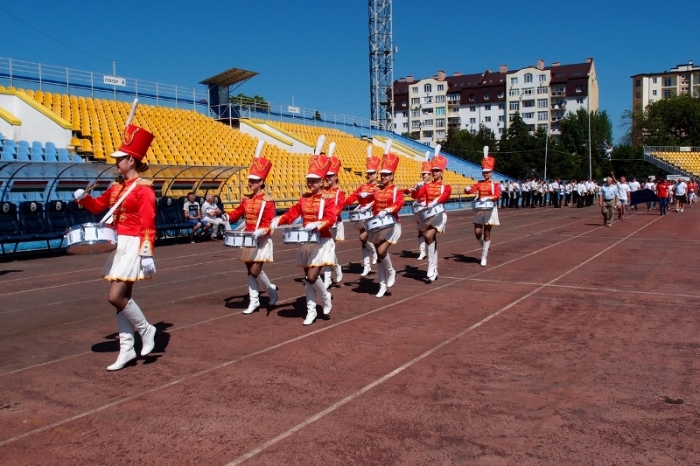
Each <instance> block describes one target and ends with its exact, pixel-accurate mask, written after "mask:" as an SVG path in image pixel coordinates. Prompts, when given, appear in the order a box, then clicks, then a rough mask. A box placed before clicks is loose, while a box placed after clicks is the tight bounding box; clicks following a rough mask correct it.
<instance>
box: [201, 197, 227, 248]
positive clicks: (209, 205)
mask: <svg viewBox="0 0 700 466" xmlns="http://www.w3.org/2000/svg"><path fill="white" fill-rule="evenodd" d="M202 212H204V217H203V218H202V223H203V224H205V225H207V224H209V225H211V227H210V228H211V237H212V239H216V238H217V231H218V230H219V226H220V225H223V227H224V228H225V229H226V230H230V229H231V224H230V223H229V222H228V216H227V217H226V218H222V217H219V216H220V215H222V214H223V212H221V209H219V206H218V205H216V201H215V199H214V195H213V194H207V197H206V200H205V201H204V204H202Z"/></svg>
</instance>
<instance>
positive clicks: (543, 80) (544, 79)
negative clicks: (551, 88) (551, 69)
mask: <svg viewBox="0 0 700 466" xmlns="http://www.w3.org/2000/svg"><path fill="white" fill-rule="evenodd" d="M538 77H539V79H540V82H541V83H543V82H547V75H546V74H541V75H539V76H538Z"/></svg>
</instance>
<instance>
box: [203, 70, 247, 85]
mask: <svg viewBox="0 0 700 466" xmlns="http://www.w3.org/2000/svg"><path fill="white" fill-rule="evenodd" d="M257 75H258V72H257V71H247V70H242V69H240V68H231V69H230V70H226V71H223V72H221V73H219V74H217V75H215V76H212V77H211V78H207V79H205V80H203V81H200V82H199V83H200V84H204V85H206V86H208V87H210V88H211V87H212V86H219V87H231V86H235V85H236V84H237V85H238V86H240V85H242V84H243V83H244V82H246V81H248V80H249V79H250V78H252V77H254V76H257ZM238 86H235V87H238Z"/></svg>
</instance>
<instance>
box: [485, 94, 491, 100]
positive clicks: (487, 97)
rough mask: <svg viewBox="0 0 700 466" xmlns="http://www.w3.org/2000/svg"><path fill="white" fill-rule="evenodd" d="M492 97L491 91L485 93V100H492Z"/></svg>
mask: <svg viewBox="0 0 700 466" xmlns="http://www.w3.org/2000/svg"><path fill="white" fill-rule="evenodd" d="M490 99H491V93H490V92H486V93H484V100H490Z"/></svg>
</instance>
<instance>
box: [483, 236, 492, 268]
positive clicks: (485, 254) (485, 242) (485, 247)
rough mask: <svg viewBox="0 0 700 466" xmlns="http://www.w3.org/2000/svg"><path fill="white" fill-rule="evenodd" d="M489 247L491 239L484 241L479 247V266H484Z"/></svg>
mask: <svg viewBox="0 0 700 466" xmlns="http://www.w3.org/2000/svg"><path fill="white" fill-rule="evenodd" d="M489 247H491V240H488V241H484V246H483V247H482V248H481V266H482V267H486V258H487V257H488V255H489Z"/></svg>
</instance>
